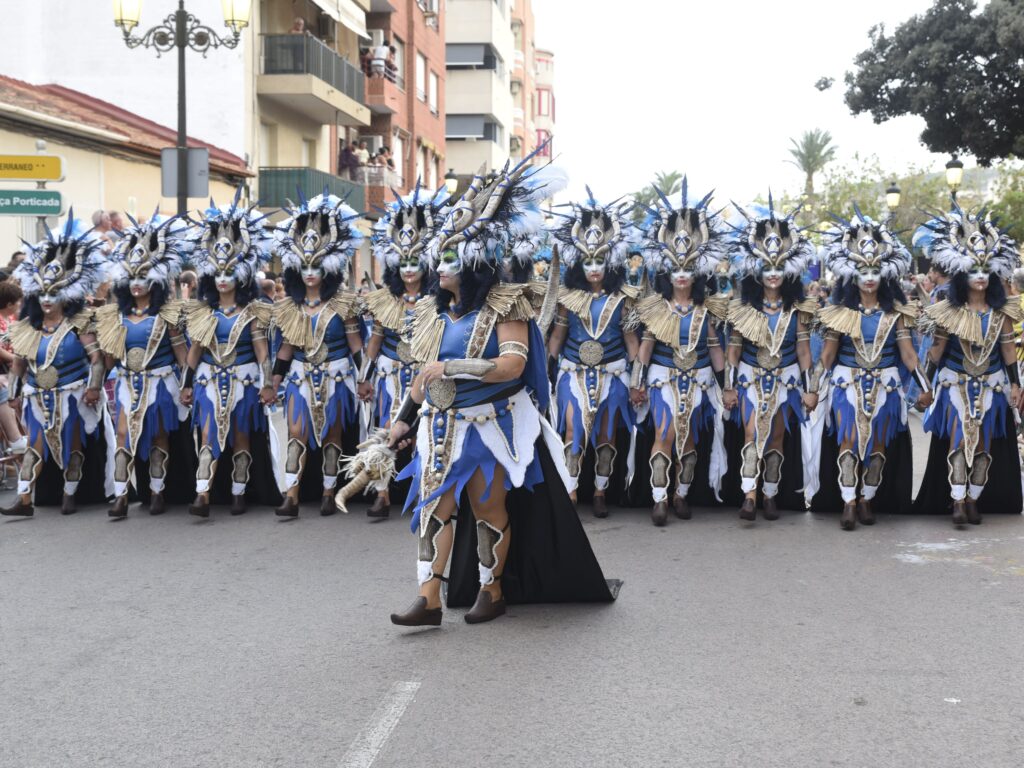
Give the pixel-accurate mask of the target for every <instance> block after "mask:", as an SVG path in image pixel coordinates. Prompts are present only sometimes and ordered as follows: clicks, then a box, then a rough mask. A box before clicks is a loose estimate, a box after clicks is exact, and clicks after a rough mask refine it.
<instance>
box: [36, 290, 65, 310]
mask: <svg viewBox="0 0 1024 768" xmlns="http://www.w3.org/2000/svg"><path fill="white" fill-rule="evenodd" d="M39 306H40V308H42V310H43V314H44V315H48V314H50V313H51V312H53V311H54V310H55V309H57V307H59V306H60V302H59V301H57V297H56V296H53V295H51V294H48V293H44V294H42V295H41V296H40V297H39Z"/></svg>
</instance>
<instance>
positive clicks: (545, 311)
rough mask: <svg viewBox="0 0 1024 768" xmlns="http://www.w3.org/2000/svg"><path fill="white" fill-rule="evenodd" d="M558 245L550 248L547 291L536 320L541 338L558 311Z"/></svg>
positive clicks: (545, 333) (546, 333)
mask: <svg viewBox="0 0 1024 768" xmlns="http://www.w3.org/2000/svg"><path fill="white" fill-rule="evenodd" d="M559 278H560V275H559V264H558V245H557V244H556V245H553V246H551V267H550V269H549V270H548V289H547V291H545V293H544V303H543V304H541V307H540V317H539V318H538V319H537V326H538V327H539V328H540V334H541V336H544V337H545V338H546V337H547V335H548V328H550V327H551V321H552V320H554V319H555V312H556V311H557V310H558V284H559Z"/></svg>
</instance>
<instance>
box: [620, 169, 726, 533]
mask: <svg viewBox="0 0 1024 768" xmlns="http://www.w3.org/2000/svg"><path fill="white" fill-rule="evenodd" d="M710 200H711V195H710V194H709V195H707V196H706V197H705V198H704V199H703V200H701V201H700V202H699V203H697V204H695V205H693V204H690V203H689V202H688V200H687V183H686V180H685V179H684V180H683V188H682V206H681V207H679V208H676V207H674V206H673V205H672V204H671V202H669V200H668V198H666V197H664V195H662V196H661V199H660V200H659V201H658V203H657V207H656V208H654V209H649V210H648V213H649V217H648V220H647V221H646V222H645V224H644V227H643V231H644V238H643V249H644V251H643V252H644V262H645V270H646V271H649V272H650V274H652V275H654V290H655V293H653V294H652V295H650V296H647V297H645V298H644V299H641V300H640V301H639V302H638V304H637V307H636V313H637V317H638V319H639V321H640V324H641V325H642V326H643V329H644V330H643V341H642V343H641V344H640V352H639V355H638V357H637V360H636V361H634V363H633V369H632V376H631V397H632V399H633V402H634V403H638V404H639V403H642V402H643V401H644V400H645V399H649V402H650V408H651V412H652V415H653V421H654V430H655V434H654V444H653V446H652V447H651V455H650V467H651V490H652V493H653V497H654V508H653V509H652V511H651V521H652V522H653V523H654V524H655V525H657V526H662V525H665V523H666V522H668V488H669V483H670V476H671V471H672V461H673V459H672V457H673V455H674V456H675V461H676V462H677V465H678V470H677V475H676V492H675V498H674V500H673V507H674V511H675V514H676V516H677V517H679V518H681V519H684V520H686V519H689V518H690V515H691V513H690V507H689V504H688V503H687V500H686V497H687V494H688V493H689V491H690V485H691V484H692V483H693V480H694V473H695V470H696V467H697V442H698V441H699V440H711V441H712V446H711V463H710V471H709V478H708V479H709V481H710V485H711V487H712V489H713V490H714V492H715V496H716V498H717V497H718V492H719V489H720V488H721V481H722V476H723V475H724V474H725V471H726V464H727V460H726V456H725V445H724V426H723V422H722V417H723V409H722V398H721V385H722V384H723V383H724V370H725V355H724V353H723V351H722V347H721V342H720V340H719V335H718V327H719V326H720V325H721V323H722V321H724V320H725V318H726V316H727V314H728V308H729V300H728V299H727V298H725V297H722V296H715V295H713V294H714V291H715V270H716V269H717V268H718V265H719V264H720V263H721V262H722V261H723V260H726V259H727V258H728V251H729V246H728V242H727V232H726V230H725V228H724V226H723V224H722V222H721V221H720V219H719V218H718V217H717V216H716V215H714V214H712V213H710V212H709V211H708V204H709V202H710ZM645 270H642V271H645ZM648 393H649V398H648Z"/></svg>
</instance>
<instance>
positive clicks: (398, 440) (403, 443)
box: [388, 421, 412, 451]
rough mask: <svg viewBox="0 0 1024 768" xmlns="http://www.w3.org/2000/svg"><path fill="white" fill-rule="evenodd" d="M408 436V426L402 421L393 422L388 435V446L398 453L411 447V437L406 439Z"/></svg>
mask: <svg viewBox="0 0 1024 768" xmlns="http://www.w3.org/2000/svg"><path fill="white" fill-rule="evenodd" d="M408 434H409V425H408V424H406V423H405V422H404V421H395V422H393V423H392V424H391V432H390V434H389V435H388V445H390V446H391V447H392V448H394V449H395V450H396V451H400V450H402V449H403V448H406V447H407V446H410V445H412V437H409V438H408V439H405V438H406V435H408Z"/></svg>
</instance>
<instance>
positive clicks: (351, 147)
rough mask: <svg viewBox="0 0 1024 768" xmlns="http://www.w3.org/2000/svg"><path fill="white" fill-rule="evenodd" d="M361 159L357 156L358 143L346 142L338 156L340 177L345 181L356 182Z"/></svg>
mask: <svg viewBox="0 0 1024 768" xmlns="http://www.w3.org/2000/svg"><path fill="white" fill-rule="evenodd" d="M358 168H359V158H358V157H357V156H356V143H355V142H354V141H351V142H346V143H345V145H344V146H343V147H342V148H341V154H339V155H338V175H339V176H340V177H341V178H343V179H352V180H353V181H355V180H356V174H357V173H358Z"/></svg>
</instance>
